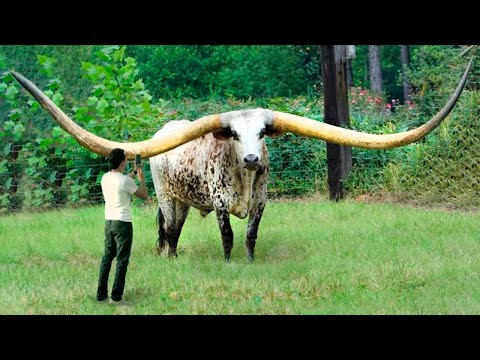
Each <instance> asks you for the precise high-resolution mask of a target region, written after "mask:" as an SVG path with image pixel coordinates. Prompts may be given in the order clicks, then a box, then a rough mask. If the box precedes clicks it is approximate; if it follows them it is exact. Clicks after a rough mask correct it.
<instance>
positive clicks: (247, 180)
mask: <svg viewBox="0 0 480 360" xmlns="http://www.w3.org/2000/svg"><path fill="white" fill-rule="evenodd" d="M231 150H232V155H233V156H236V154H234V152H235V149H234V147H233V146H232V147H231ZM236 166H237V169H236V172H237V174H240V180H241V183H242V185H241V186H242V191H241V192H240V194H241V195H240V196H241V199H242V203H243V204H247V208H248V207H249V206H248V204H250V201H251V199H252V193H253V183H254V182H255V178H256V174H257V172H256V171H251V170H247V169H245V168H244V167H243V161H242V160H241V159H238V161H237V162H236Z"/></svg>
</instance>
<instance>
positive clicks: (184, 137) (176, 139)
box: [11, 71, 222, 159]
mask: <svg viewBox="0 0 480 360" xmlns="http://www.w3.org/2000/svg"><path fill="white" fill-rule="evenodd" d="M11 73H12V75H13V76H14V77H15V78H16V79H17V80H18V82H19V83H20V84H21V85H22V86H23V87H24V88H25V89H27V90H28V92H29V93H30V94H32V96H33V97H34V98H35V99H37V101H38V102H39V103H40V104H41V105H42V107H43V108H44V109H45V110H47V111H48V113H49V114H50V115H51V116H52V117H53V119H54V120H55V121H56V122H57V123H58V124H59V125H60V126H61V127H62V128H63V129H64V130H65V131H66V132H68V133H69V134H70V135H72V136H73V137H74V138H75V140H76V141H77V142H78V143H79V144H80V145H82V146H84V147H86V148H87V149H88V150H90V151H92V152H94V153H96V154H98V155H102V156H108V154H109V153H110V151H111V150H113V149H115V148H121V149H123V150H125V154H126V156H127V158H128V159H134V158H135V154H140V155H141V156H142V158H144V159H146V158H149V157H152V156H155V155H158V154H160V153H163V152H165V151H168V150H171V149H173V148H175V147H177V146H180V145H182V144H185V143H187V142H189V141H191V140H193V139H196V138H198V137H200V136H203V135H205V134H207V133H209V132H211V131H213V130H217V129H220V128H221V127H222V126H221V124H220V115H209V116H204V117H202V118H200V119H198V120H196V121H194V122H192V123H191V124H190V125H189V126H186V127H182V128H181V131H178V132H176V133H169V134H167V135H165V136H162V137H157V138H155V139H150V140H145V141H140V142H133V143H120V142H116V141H110V140H107V139H104V138H101V137H99V136H96V135H94V134H92V133H90V132H88V131H86V130H85V129H83V128H81V127H80V126H78V125H77V124H76V123H75V122H74V121H73V120H71V119H70V118H69V117H68V116H67V115H65V113H64V112H63V111H62V110H60V109H59V108H58V107H57V106H56V105H55V104H54V103H53V101H51V100H50V99H49V98H48V97H47V96H46V95H45V94H44V93H43V92H42V91H41V90H40V89H38V88H37V86H35V84H33V83H32V82H31V81H30V80H28V79H27V78H25V77H24V76H23V75H21V74H19V73H17V72H15V71H11Z"/></svg>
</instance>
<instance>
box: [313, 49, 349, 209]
mask: <svg viewBox="0 0 480 360" xmlns="http://www.w3.org/2000/svg"><path fill="white" fill-rule="evenodd" d="M320 51H321V55H322V74H323V93H324V113H325V120H324V121H325V123H327V124H331V125H335V126H340V127H348V126H349V125H350V116H349V111H348V95H347V84H346V46H345V45H320ZM327 166H328V187H329V192H330V200H334V201H338V200H340V199H343V197H344V192H343V184H342V182H343V180H345V179H346V177H347V175H348V173H349V172H350V170H351V169H352V148H351V147H349V146H340V145H335V144H329V143H327Z"/></svg>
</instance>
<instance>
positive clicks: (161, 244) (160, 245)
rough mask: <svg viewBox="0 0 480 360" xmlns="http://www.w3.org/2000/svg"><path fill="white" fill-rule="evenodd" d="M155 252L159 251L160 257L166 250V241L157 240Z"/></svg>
mask: <svg viewBox="0 0 480 360" xmlns="http://www.w3.org/2000/svg"><path fill="white" fill-rule="evenodd" d="M155 250H156V251H157V254H158V255H160V254H161V253H162V252H163V250H165V241H160V240H157V243H156V246H155Z"/></svg>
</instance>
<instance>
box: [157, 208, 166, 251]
mask: <svg viewBox="0 0 480 360" xmlns="http://www.w3.org/2000/svg"><path fill="white" fill-rule="evenodd" d="M155 220H156V223H157V230H158V239H157V246H156V249H157V252H158V253H159V254H160V253H161V252H162V251H163V249H165V229H164V227H163V225H164V224H165V218H164V217H163V214H162V210H161V209H160V206H159V207H158V213H157V217H156V219H155Z"/></svg>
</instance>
